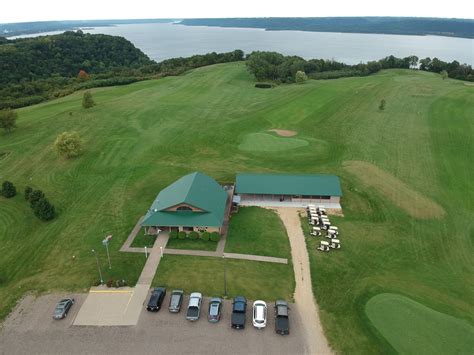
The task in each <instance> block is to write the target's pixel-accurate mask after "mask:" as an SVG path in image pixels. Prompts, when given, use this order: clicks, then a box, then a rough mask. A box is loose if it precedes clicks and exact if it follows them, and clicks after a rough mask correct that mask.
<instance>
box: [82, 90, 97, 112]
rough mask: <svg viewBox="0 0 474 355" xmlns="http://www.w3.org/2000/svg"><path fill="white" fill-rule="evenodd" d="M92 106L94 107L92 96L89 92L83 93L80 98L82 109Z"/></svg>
mask: <svg viewBox="0 0 474 355" xmlns="http://www.w3.org/2000/svg"><path fill="white" fill-rule="evenodd" d="M93 106H95V102H94V99H93V98H92V94H91V93H90V91H86V92H85V93H84V96H82V107H84V108H85V109H87V108H91V107H93Z"/></svg>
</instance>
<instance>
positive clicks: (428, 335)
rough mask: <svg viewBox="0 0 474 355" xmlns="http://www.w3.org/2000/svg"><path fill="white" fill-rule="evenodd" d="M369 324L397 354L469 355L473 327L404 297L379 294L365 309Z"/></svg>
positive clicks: (471, 345)
mask: <svg viewBox="0 0 474 355" xmlns="http://www.w3.org/2000/svg"><path fill="white" fill-rule="evenodd" d="M365 312H366V313H367V316H368V317H369V319H370V321H371V322H372V323H373V325H374V326H375V327H376V328H377V330H378V331H379V332H380V333H381V334H382V336H383V337H385V339H387V341H389V342H390V344H391V345H392V346H393V347H394V348H395V350H396V351H397V352H398V353H400V354H413V355H415V354H433V355H434V354H439V355H444V354H466V355H467V354H472V351H473V350H474V327H473V326H471V325H470V324H469V323H467V322H466V321H465V320H460V319H458V318H454V317H451V316H448V315H446V314H444V313H440V312H437V311H435V310H434V309H431V308H428V307H425V306H423V305H422V304H420V303H418V302H415V301H413V300H412V299H410V298H408V297H404V296H402V295H396V294H392V293H382V294H378V295H377V296H374V297H372V298H371V299H370V300H369V302H367V305H366V306H365Z"/></svg>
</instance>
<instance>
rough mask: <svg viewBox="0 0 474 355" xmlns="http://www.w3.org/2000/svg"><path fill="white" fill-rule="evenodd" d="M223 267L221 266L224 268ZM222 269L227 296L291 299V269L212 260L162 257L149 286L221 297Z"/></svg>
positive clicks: (269, 299) (287, 266) (272, 299)
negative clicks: (157, 270)
mask: <svg viewBox="0 0 474 355" xmlns="http://www.w3.org/2000/svg"><path fill="white" fill-rule="evenodd" d="M224 263H225V266H224ZM224 267H225V270H226V280H227V296H228V297H229V298H230V297H235V296H239V295H241V296H245V297H246V298H248V299H250V300H257V299H263V300H266V301H272V302H274V301H275V300H276V299H279V298H282V299H286V300H288V301H291V300H292V299H293V292H294V289H295V279H294V275H293V268H292V266H291V265H285V264H274V263H267V262H260V261H247V260H235V259H228V258H226V259H225V260H224V259H223V258H217V257H216V258H214V257H199V256H182V255H165V256H164V257H163V260H162V261H161V262H160V268H159V272H158V273H157V274H156V276H155V278H154V280H153V284H152V285H153V286H166V287H167V288H169V289H176V288H181V289H183V290H184V291H185V292H186V293H191V292H194V291H198V292H203V293H204V295H205V296H207V297H212V296H220V297H223V296H224Z"/></svg>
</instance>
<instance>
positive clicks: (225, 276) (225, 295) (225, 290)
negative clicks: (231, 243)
mask: <svg viewBox="0 0 474 355" xmlns="http://www.w3.org/2000/svg"><path fill="white" fill-rule="evenodd" d="M222 260H224V298H227V268H226V262H225V255H222Z"/></svg>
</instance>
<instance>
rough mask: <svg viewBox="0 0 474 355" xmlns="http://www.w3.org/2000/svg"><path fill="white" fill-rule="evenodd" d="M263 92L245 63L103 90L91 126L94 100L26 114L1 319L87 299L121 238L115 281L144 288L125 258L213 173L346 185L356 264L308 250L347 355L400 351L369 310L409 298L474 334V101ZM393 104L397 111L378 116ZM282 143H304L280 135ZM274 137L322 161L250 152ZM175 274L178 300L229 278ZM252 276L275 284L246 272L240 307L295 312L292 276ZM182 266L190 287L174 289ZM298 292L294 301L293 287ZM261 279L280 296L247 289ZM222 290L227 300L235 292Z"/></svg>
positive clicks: (4, 173) (332, 330) (463, 95)
mask: <svg viewBox="0 0 474 355" xmlns="http://www.w3.org/2000/svg"><path fill="white" fill-rule="evenodd" d="M254 84H255V81H254V79H253V78H252V77H251V76H250V74H249V73H248V72H247V71H246V69H245V63H230V64H223V65H215V66H209V67H204V68H200V69H197V70H193V71H191V72H188V73H186V74H185V75H182V76H179V77H167V78H163V79H160V80H150V81H143V82H138V83H134V84H131V85H126V86H119V87H111V88H100V89H93V90H92V93H93V97H94V100H95V102H96V103H97V105H96V106H94V107H93V108H91V109H89V110H84V109H83V108H82V107H81V98H82V97H81V95H82V93H81V92H77V93H74V94H72V95H70V96H67V97H63V98H60V99H57V100H54V101H50V102H46V103H43V104H40V105H35V106H31V107H26V108H23V109H20V110H18V115H19V117H18V121H17V125H18V128H16V129H15V130H14V131H13V132H12V133H11V134H5V133H3V131H2V132H0V157H1V158H0V182H1V180H10V181H12V182H13V183H14V184H15V185H16V186H17V188H18V191H19V192H20V194H19V195H18V196H16V197H15V198H13V199H8V200H7V199H4V198H0V255H1V257H0V318H2V317H5V316H6V314H8V312H9V311H10V309H11V308H12V307H13V305H14V304H15V302H16V301H17V300H18V299H19V298H20V297H21V296H22V295H23V294H24V293H25V292H28V291H35V292H36V291H39V292H43V291H48V290H71V291H73V290H84V289H87V287H89V286H90V285H91V284H92V283H93V282H94V281H95V280H96V279H97V277H98V275H97V268H96V265H95V260H94V258H93V256H92V254H91V249H96V250H97V251H98V253H99V256H100V262H101V264H102V265H103V266H105V265H106V260H107V259H106V255H105V249H104V247H103V246H102V239H103V238H104V237H105V236H106V235H108V234H112V235H113V238H112V241H111V244H110V253H111V258H112V270H108V268H105V267H104V268H103V271H104V273H106V275H105V278H106V279H108V278H112V277H113V278H125V279H127V280H129V281H130V283H131V284H133V283H135V282H136V280H137V278H138V276H139V275H140V271H141V269H142V268H143V265H144V263H145V258H144V255H143V254H136V253H122V252H119V249H120V247H121V245H122V244H123V242H124V241H125V239H126V238H127V236H128V234H129V233H130V231H131V230H132V229H133V227H134V225H135V223H136V221H137V220H138V218H139V217H140V216H143V215H144V213H146V211H147V209H148V208H149V207H150V205H151V203H152V202H153V200H154V198H155V197H156V195H157V194H158V193H159V191H160V190H161V189H163V188H164V187H165V186H167V185H169V184H170V183H172V182H173V181H175V180H176V179H178V178H179V177H181V176H183V175H185V174H187V173H190V172H192V171H196V170H199V171H202V172H203V173H205V174H208V175H210V176H213V177H214V178H215V179H217V180H218V181H221V182H230V181H234V180H235V174H236V172H267V173H268V172H286V173H330V174H336V175H338V176H339V177H340V178H341V182H342V190H343V193H344V196H343V198H342V204H343V208H344V218H333V219H332V221H333V222H334V223H336V224H337V225H338V226H339V227H340V230H341V241H342V250H340V252H339V253H329V254H322V253H319V252H318V253H317V252H316V250H315V248H313V247H311V243H314V242H315V241H314V240H308V245H309V246H310V251H309V253H310V261H311V267H312V281H313V288H314V292H315V295H316V298H317V301H318V305H319V307H320V316H321V319H322V323H323V327H324V329H325V331H326V334H327V337H328V339H329V341H330V343H331V346H332V347H333V348H334V349H335V350H336V352H338V353H351V354H352V353H363V354H367V353H385V352H389V351H393V348H392V347H391V346H390V345H389V344H388V343H387V341H384V340H383V338H381V337H380V336H379V334H378V332H377V331H376V330H375V328H374V327H373V325H372V323H371V322H370V321H369V320H368V318H367V316H366V314H365V305H366V303H367V301H368V300H369V299H371V298H372V297H373V296H375V295H377V294H379V293H395V294H402V295H405V296H406V297H409V298H411V299H413V300H416V301H417V302H419V303H420V304H422V305H424V306H426V307H429V308H432V309H434V310H437V311H439V312H442V313H444V314H446V315H448V316H452V317H455V318H459V319H462V320H465V321H467V322H468V323H470V324H474V276H473V275H474V258H473V255H474V243H473V231H474V218H473V216H474V204H473V201H474V188H473V183H472V182H473V174H472V167H473V166H474V140H473V137H474V124H473V122H474V121H473V117H474V87H472V86H466V85H464V83H463V82H460V81H456V80H451V79H446V80H442V79H441V77H440V76H439V75H437V74H433V73H427V72H419V71H411V70H389V71H381V72H380V73H378V74H376V75H373V76H369V77H358V78H344V79H338V80H321V81H314V80H308V81H307V82H306V83H305V84H304V85H280V86H277V87H275V88H273V89H272V90H259V89H256V88H254ZM381 99H385V100H386V103H387V104H386V108H385V110H384V111H379V109H378V106H379V103H380V100H381ZM276 127H279V128H284V129H286V130H293V131H295V132H298V135H297V136H296V137H290V138H285V137H280V136H277V135H276V134H275V133H273V132H268V130H269V129H272V128H276ZM66 130H68V131H70V130H75V131H78V132H79V134H80V135H81V136H82V138H83V142H84V152H83V154H82V155H81V156H80V157H78V158H77V159H74V160H71V161H65V160H63V159H60V158H59V157H58V156H57V155H56V154H55V153H54V151H53V149H52V144H53V142H54V140H55V138H56V136H57V135H58V134H59V133H61V132H63V131H66ZM263 132H266V133H265V134H267V135H268V136H269V137H271V138H270V139H271V142H275V140H274V139H277V141H276V142H278V143H277V145H279V144H280V142H283V141H285V142H286V141H290V142H291V139H299V140H303V141H306V142H308V145H306V146H303V147H299V148H295V149H289V150H283V151H265V150H258V151H257V150H242V149H240V148H241V147H240V146H241V144H242V142H245V140H246V139H248V138H246V137H249V135H250V137H252V136H253V135H254V134H256V133H260V134H263ZM266 138H267V137H266V136H265V138H264V139H266ZM288 139H290V140H288ZM258 144H261V142H260V143H258ZM258 144H256V146H258ZM270 145H272V143H270ZM348 161H358V162H365V163H370V164H371V165H370V166H371V167H372V166H374V167H377V169H376V171H377V172H379V171H381V172H383V173H384V174H387V175H383V174H382V175H380V176H381V177H382V180H383V176H389V177H393V179H395V180H392V179H391V180H390V181H396V183H397V186H398V187H402V189H401V190H399V191H400V193H401V194H400V195H399V196H407V192H408V197H407V198H411V196H410V193H412V192H413V193H415V195H414V198H416V197H417V196H422V197H423V198H424V200H422V201H421V202H422V203H423V206H427V205H426V202H427V201H429V202H432V203H434V204H436V205H438V206H439V207H441V208H442V210H443V211H445V215H444V216H443V215H436V216H435V218H431V217H430V218H426V217H425V216H419V215H416V214H415V215H414V214H410V213H408V211H407V210H406V209H405V208H403V206H405V205H401V204H400V203H397V201H399V199H397V191H396V190H393V192H392V190H384V189H386V186H385V185H380V184H379V182H377V184H374V183H373V181H371V180H366V179H364V178H363V177H365V175H363V176H362V175H361V176H359V175H357V174H356V175H354V174H352V173H351V172H350V171H348V170H347V169H346V168H345V167H344V162H348ZM378 169H379V170H378ZM358 172H359V170H358ZM361 177H362V178H361ZM379 180H380V179H379ZM26 185H31V186H32V187H34V188H41V189H42V190H43V191H44V192H45V193H46V196H47V197H48V199H49V200H50V201H51V202H52V203H54V205H55V206H56V209H57V211H58V218H57V219H55V220H54V221H51V222H48V223H44V222H41V221H39V220H38V219H37V218H35V217H34V216H33V213H32V211H31V209H30V208H29V207H28V205H27V204H26V202H25V200H24V197H23V196H22V192H23V190H24V188H25V186H26ZM381 187H383V188H384V189H381ZM390 196H392V198H390ZM419 202H420V200H419V199H417V200H415V201H414V204H417V205H418V204H419ZM428 206H429V204H428ZM242 212H243V213H245V211H242ZM419 217H422V218H419ZM235 218H239V216H235ZM237 221H238V220H237ZM252 223H253V222H252ZM244 225H245V223H244ZM235 232H238V231H231V233H235ZM238 233H240V232H238ZM239 235H240V234H239ZM242 235H243V236H242V238H250V237H251V236H250V235H249V234H247V233H243V234H242ZM231 238H232V236H231ZM268 238H269V237H268ZM268 238H267V237H265V239H268ZM231 243H232V241H231ZM237 244H239V243H237ZM235 245H236V244H234V246H235ZM262 245H263V243H262ZM278 245H279V244H278ZM313 246H314V245H313ZM229 247H231V244H229ZM237 247H238V246H236V248H237ZM279 248H280V247H278V249H279ZM250 250H252V251H257V250H256V249H255V250H254V249H250ZM261 250H262V252H263V251H268V250H270V251H271V252H273V250H277V249H275V248H273V247H272V248H271V249H269V248H268V247H265V248H263V249H261ZM258 252H260V250H258ZM278 253H280V251H278ZM281 255H283V252H281V254H279V255H276V256H281ZM73 256H75V258H73ZM166 260H167V259H166V257H165V260H163V261H164V262H163V264H162V265H160V269H159V270H158V277H163V276H166V278H167V282H170V285H171V282H175V283H176V285H175V286H176V287H178V286H179V287H184V288H185V289H186V290H190V289H191V288H196V289H210V287H211V286H209V284H208V282H209V281H208V279H207V277H208V275H209V274H210V273H212V272H213V271H214V269H212V268H209V267H208V266H209V265H211V266H216V265H214V264H209V263H206V262H204V263H203V264H197V263H199V262H194V261H193V259H191V258H183V259H178V256H177V257H176V259H175V258H170V259H169V260H170V261H169V262H167V261H166ZM172 260H181V262H178V261H176V262H173V263H172V262H171V261H172ZM217 262H219V261H218V260H214V261H213V262H212V263H217ZM235 262H236V263H237V262H238V261H235ZM232 263H233V261H232ZM171 264H173V265H171ZM178 265H179V266H178ZM236 265H237V264H236ZM242 265H245V268H243V271H245V272H250V273H252V272H255V273H261V274H258V275H255V276H254V275H253V274H250V276H245V275H246V274H245V272H243V271H242V270H239V273H236V275H235V279H234V282H236V281H237V280H240V281H239V282H238V283H236V284H235V285H234V286H233V287H235V289H233V291H232V292H242V293H243V291H244V290H245V294H246V295H247V296H248V297H254V296H255V297H257V296H259V297H265V298H268V299H274V298H276V297H277V296H283V295H278V294H273V292H274V291H276V290H279V287H280V286H279V285H278V281H279V280H280V275H279V272H280V271H282V270H291V268H290V267H288V268H287V269H279V267H283V266H278V265H267V264H251V263H250V264H247V263H243V264H242ZM255 265H256V266H255ZM173 266H174V267H175V268H177V270H178V271H179V272H180V275H182V277H185V278H184V279H183V280H181V281H180V280H179V279H178V278H173V274H172V269H173ZM162 267H163V268H162ZM216 268H217V269H218V271H217V273H220V275H222V271H220V270H221V269H220V268H219V267H218V266H216ZM266 268H268V269H266ZM261 269H262V270H263V271H261ZM185 271H186V272H191V271H192V273H191V274H192V275H193V276H195V277H196V278H195V279H192V278H191V277H188V276H187V275H188V274H187V273H186V272H185ZM286 272H290V271H284V273H286ZM160 275H161V276H160ZM196 275H199V278H197V276H196ZM259 275H260V276H259ZM216 277H218V279H220V276H216ZM283 277H284V280H285V285H284V286H283V290H284V291H281V292H282V293H284V296H285V297H287V296H288V294H290V293H291V290H290V287H289V286H288V285H287V283H288V281H287V280H288V275H287V274H284V275H283ZM172 278H173V280H172ZM245 278H246V279H245ZM255 279H259V280H260V279H262V280H263V281H264V282H265V283H262V284H259V283H255V284H253V283H251V282H247V283H246V282H245V280H247V281H248V280H255ZM266 280H268V283H267V281H266ZM170 287H171V286H170ZM212 287H214V286H212ZM215 287H216V289H215V292H218V291H219V290H221V288H220V287H221V286H220V283H219V285H216V286H215ZM220 292H222V291H220ZM276 292H278V291H276ZM272 296H273V297H272Z"/></svg>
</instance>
